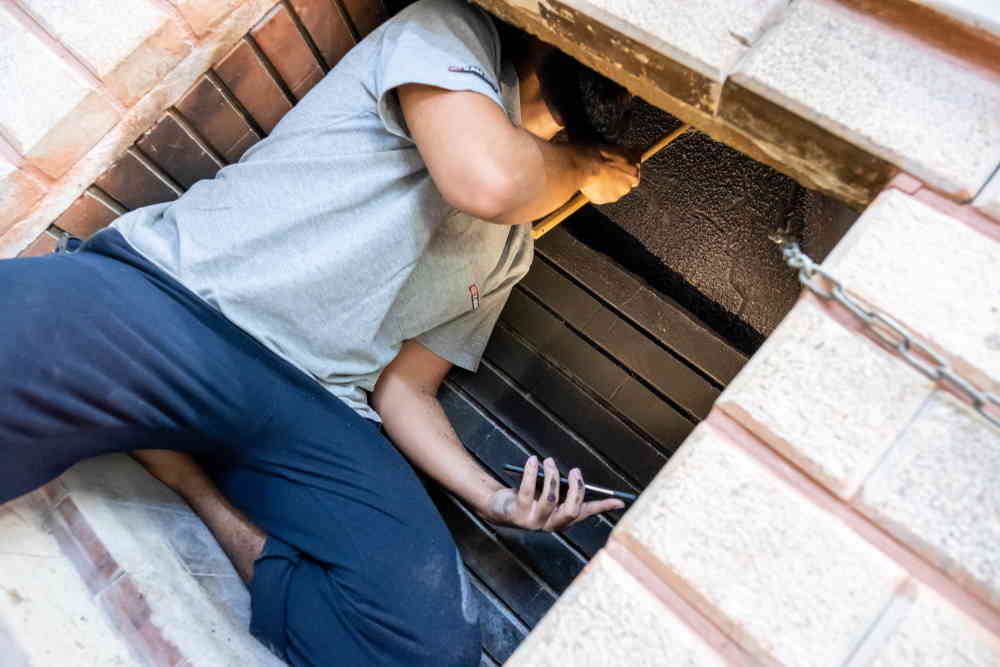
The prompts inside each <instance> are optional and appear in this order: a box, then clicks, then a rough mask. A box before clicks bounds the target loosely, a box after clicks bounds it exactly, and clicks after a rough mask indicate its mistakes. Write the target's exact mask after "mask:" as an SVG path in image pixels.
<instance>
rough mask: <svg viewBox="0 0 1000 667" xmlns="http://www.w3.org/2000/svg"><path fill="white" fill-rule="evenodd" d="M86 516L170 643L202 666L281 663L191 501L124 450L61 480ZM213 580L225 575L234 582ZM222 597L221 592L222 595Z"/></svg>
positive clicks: (80, 466) (80, 467)
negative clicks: (254, 633)
mask: <svg viewBox="0 0 1000 667" xmlns="http://www.w3.org/2000/svg"><path fill="white" fill-rule="evenodd" d="M61 479H62V481H63V483H64V484H65V486H66V489H67V492H68V499H69V500H72V501H73V502H74V503H75V505H76V507H78V508H79V512H80V514H81V515H82V517H83V519H84V520H86V522H87V523H88V524H89V525H90V526H91V527H92V529H93V531H94V533H95V534H96V536H97V538H98V539H99V540H100V542H101V544H102V545H103V547H104V549H106V551H107V553H108V554H109V556H110V557H111V558H112V559H113V560H114V562H115V563H117V565H118V566H119V567H120V569H121V571H122V572H123V575H122V576H128V577H129V578H130V581H131V584H132V587H133V588H134V589H136V590H137V592H138V594H139V595H140V596H141V598H142V599H143V600H144V601H145V604H146V605H148V607H149V610H150V614H151V615H150V619H151V624H152V626H154V627H155V629H156V631H157V632H158V633H159V634H160V635H162V637H163V640H164V641H165V642H166V643H167V644H168V645H172V646H173V647H176V650H177V651H178V652H179V653H180V654H181V655H183V656H187V657H188V658H192V659H195V662H196V663H197V664H201V663H204V664H221V665H237V664H240V665H242V664H260V665H264V666H266V667H270V666H272V665H279V664H281V663H280V662H278V661H277V660H276V659H275V658H274V657H273V656H272V655H271V654H270V653H269V652H268V651H267V650H266V649H265V648H264V647H263V646H262V645H261V644H259V643H258V642H257V641H256V640H255V639H253V638H252V637H251V636H250V635H249V633H248V632H247V628H246V625H245V624H244V620H243V619H245V618H246V616H247V610H246V609H245V608H242V607H240V608H232V607H229V606H227V605H226V604H225V601H226V600H228V601H230V602H236V603H238V604H240V605H244V604H245V605H249V596H248V595H244V596H239V595H236V596H234V595H233V592H232V590H233V585H234V584H236V585H238V586H240V587H242V583H240V582H239V580H238V578H237V575H236V573H235V570H233V568H232V565H231V564H230V563H229V560H228V559H227V558H226V556H225V554H223V553H222V550H221V548H220V547H219V546H218V544H217V543H216V542H215V540H214V538H213V537H212V536H211V534H210V533H209V532H208V529H207V528H206V527H205V526H204V524H202V523H201V522H200V521H198V520H197V518H196V517H195V516H194V514H193V513H192V512H191V510H190V509H189V508H188V506H187V505H186V504H185V503H184V502H183V501H182V500H181V499H180V498H179V497H177V496H176V495H175V494H174V493H173V492H171V491H169V490H168V489H167V488H166V487H164V486H163V485H162V484H160V483H159V482H158V481H156V480H155V479H153V478H152V477H151V476H150V475H149V474H148V473H146V472H145V471H144V470H143V469H142V468H141V466H139V464H138V463H136V462H135V461H134V460H132V459H131V458H130V457H128V456H125V455H120V454H119V455H110V456H102V457H98V458H95V459H90V460H87V461H84V462H82V463H79V464H77V465H76V466H74V467H73V468H72V469H71V470H70V471H69V472H67V473H66V474H65V475H63V477H62V478H61ZM209 577H215V578H219V577H222V578H225V579H227V582H225V583H224V582H220V581H213V582H210V586H209V587H206V586H204V585H203V582H204V581H205V580H206V579H208V578H209ZM217 596H221V597H217Z"/></svg>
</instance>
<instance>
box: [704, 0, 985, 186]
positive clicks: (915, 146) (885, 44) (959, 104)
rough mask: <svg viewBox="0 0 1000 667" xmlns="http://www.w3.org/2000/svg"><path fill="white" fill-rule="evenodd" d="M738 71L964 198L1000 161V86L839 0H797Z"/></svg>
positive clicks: (763, 90)
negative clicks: (841, 4) (839, 4)
mask: <svg viewBox="0 0 1000 667" xmlns="http://www.w3.org/2000/svg"><path fill="white" fill-rule="evenodd" d="M732 80H733V81H734V82H735V83H737V84H739V85H741V86H743V87H744V88H746V89H748V90H750V91H752V92H754V93H756V94H758V95H760V96H762V97H764V98H766V99H768V100H770V101H772V102H774V103H775V104H777V105H780V106H783V107H786V108H788V109H791V110H792V111H794V112H796V113H798V114H799V115H801V116H803V117H805V118H807V119H809V120H811V121H813V122H815V123H817V124H818V125H820V126H821V127H823V128H825V129H827V130H829V131H830V132H832V133H834V134H836V135H838V136H840V137H843V138H844V139H847V140H848V141H850V142H852V143H854V144H857V145H858V146H861V147H862V148H865V149H866V150H868V151H870V152H872V153H874V154H875V155H878V156H879V157H882V158H884V159H886V160H888V161H889V162H891V163H893V164H895V165H897V166H899V167H901V168H903V169H905V170H906V171H908V172H910V173H911V174H913V175H915V176H917V177H918V178H920V179H921V180H923V181H925V182H926V183H928V184H930V185H932V186H934V187H936V188H939V189H940V190H942V191H944V192H946V193H948V194H950V195H952V196H954V197H956V198H958V199H961V200H963V201H967V200H969V199H971V198H972V197H973V196H974V195H975V193H976V192H978V190H979V188H980V187H981V186H982V185H983V183H985V182H986V179H987V178H989V176H990V174H991V173H992V172H993V169H994V168H995V167H996V165H997V162H998V161H1000V122H998V121H997V119H998V118H1000V86H997V84H996V83H995V82H994V81H992V80H990V79H989V78H986V77H984V76H982V74H981V73H980V72H978V71H976V70H973V69H971V68H968V67H965V66H963V65H962V64H960V63H958V62H955V61H954V60H952V59H951V58H948V57H945V56H942V55H941V54H939V53H938V52H936V51H933V50H931V49H929V48H927V47H924V46H923V45H922V44H920V43H919V42H917V41H915V40H912V39H910V38H907V37H906V36H904V35H901V34H899V33H896V32H894V31H891V30H888V29H886V28H885V27H883V26H881V25H880V24H878V23H877V22H875V21H873V20H872V19H871V18H869V17H866V16H863V15H860V14H857V13H854V12H851V11H850V10H847V9H845V8H843V7H839V6H836V5H835V4H834V3H833V2H832V1H831V0H804V1H803V2H798V3H796V4H795V6H794V7H793V8H792V10H791V11H790V12H789V14H788V16H787V17H786V18H785V20H784V21H783V22H782V23H781V24H780V25H779V26H778V27H777V28H775V30H774V31H773V32H771V33H769V34H768V35H767V37H766V38H765V39H763V40H762V41H761V43H760V44H759V45H757V46H756V47H755V48H754V49H753V51H751V53H750V54H749V55H748V56H747V57H746V58H745V59H744V60H743V61H741V62H740V64H739V65H738V67H737V69H736V70H735V71H734V73H733V75H732ZM846 91H849V94H845V92H846ZM723 104H725V102H723Z"/></svg>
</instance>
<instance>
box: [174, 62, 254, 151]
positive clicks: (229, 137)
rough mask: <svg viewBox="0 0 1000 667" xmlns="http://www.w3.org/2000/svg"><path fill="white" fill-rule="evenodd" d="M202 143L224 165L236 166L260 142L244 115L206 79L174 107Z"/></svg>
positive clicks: (201, 80)
mask: <svg viewBox="0 0 1000 667" xmlns="http://www.w3.org/2000/svg"><path fill="white" fill-rule="evenodd" d="M176 107H177V111H179V112H180V113H181V115H183V116H184V119H185V120H187V121H188V123H190V125H191V127H192V128H194V129H195V130H196V131H197V132H198V133H199V134H200V135H201V137H202V138H203V139H204V140H205V142H206V143H207V144H208V145H209V146H211V147H212V148H214V149H215V152H216V153H218V154H219V155H220V156H221V157H222V158H223V159H224V160H226V161H227V162H230V163H232V162H238V161H239V159H240V158H241V157H242V156H243V153H245V152H246V150H247V149H248V148H250V146H252V145H254V144H255V143H257V141H258V140H260V136H259V135H258V134H257V131H256V130H254V129H253V128H252V127H250V124H249V123H247V120H246V119H245V118H244V117H243V114H241V113H240V111H239V110H238V109H237V108H236V106H235V105H233V103H232V102H230V101H229V98H227V97H226V95H225V94H223V92H222V90H221V89H220V88H219V86H217V85H216V83H215V82H214V81H213V80H212V79H211V78H209V77H207V76H205V77H202V78H201V79H199V81H198V83H196V84H195V85H194V87H193V88H191V90H190V91H188V93H187V94H186V95H185V96H184V97H183V98H182V99H181V101H180V102H178V103H177V105H176Z"/></svg>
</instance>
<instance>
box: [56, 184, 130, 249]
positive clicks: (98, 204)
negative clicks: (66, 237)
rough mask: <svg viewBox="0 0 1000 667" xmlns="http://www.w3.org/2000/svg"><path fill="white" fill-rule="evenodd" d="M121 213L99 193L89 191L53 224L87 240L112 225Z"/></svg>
mask: <svg viewBox="0 0 1000 667" xmlns="http://www.w3.org/2000/svg"><path fill="white" fill-rule="evenodd" d="M121 213H122V212H121V211H120V210H118V209H117V208H116V207H115V205H114V203H113V202H111V201H110V200H109V199H108V198H107V197H105V196H103V195H102V194H101V193H100V192H99V191H95V190H87V191H86V192H84V193H83V194H82V195H80V196H79V197H78V198H77V200H76V201H75V202H73V203H72V204H70V206H69V208H68V209H66V210H65V211H63V214H62V215H60V216H59V217H58V218H56V221H55V223H53V224H55V226H56V227H58V228H59V229H62V230H63V231H67V232H69V233H70V234H72V235H73V236H77V237H79V238H81V239H86V238H90V237H91V236H93V235H94V234H95V233H96V232H97V231H98V230H101V229H103V228H105V227H107V226H108V225H110V224H111V223H112V222H114V220H115V218H117V217H118V216H119V215H121Z"/></svg>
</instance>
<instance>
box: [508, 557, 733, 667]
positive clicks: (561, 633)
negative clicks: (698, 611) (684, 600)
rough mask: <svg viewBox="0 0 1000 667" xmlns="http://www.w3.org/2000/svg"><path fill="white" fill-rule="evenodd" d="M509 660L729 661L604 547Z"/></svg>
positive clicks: (641, 664) (646, 665)
mask: <svg viewBox="0 0 1000 667" xmlns="http://www.w3.org/2000/svg"><path fill="white" fill-rule="evenodd" d="M505 664H506V665H507V667H520V666H522V665H523V666H527V665H530V666H531V667H562V666H563V665H574V666H579V667H588V666H591V665H592V666H593V667H598V666H602V667H612V666H615V665H620V666H621V667H625V666H626V665H627V666H628V667H654V666H658V665H677V666H678V667H680V666H682V665H683V666H688V667H695V666H696V665H697V666H698V667H723V665H725V664H726V663H725V661H724V660H722V658H721V657H719V655H717V654H716V653H714V652H713V651H712V650H711V649H710V648H709V647H708V646H707V645H706V644H705V642H704V641H703V640H702V639H701V638H700V637H698V636H697V635H695V634H694V633H693V632H692V631H691V629H690V628H689V627H688V626H687V625H685V624H684V622H683V621H682V620H680V619H679V618H678V617H677V616H676V615H674V613H673V612H671V611H670V610H669V609H668V608H667V607H665V606H664V605H663V604H662V603H661V602H660V601H659V600H657V599H656V598H654V597H653V596H652V594H651V593H650V592H649V591H648V590H646V589H645V588H643V586H642V584H640V583H639V582H638V581H636V580H635V579H634V578H633V577H632V576H631V575H630V574H629V573H628V572H626V571H625V569H624V568H622V566H621V565H619V564H618V563H617V562H616V561H615V560H614V559H613V558H611V557H610V556H608V555H607V554H606V553H604V552H603V551H602V552H599V553H598V554H597V555H596V556H594V558H593V560H591V562H590V564H589V565H588V566H587V569H586V570H584V572H583V573H582V574H581V575H580V576H579V577H577V579H576V580H575V581H574V582H573V584H572V585H571V586H570V587H569V588H568V589H567V590H566V591H565V592H564V593H563V594H562V596H560V598H559V601H558V602H556V604H555V606H554V607H553V608H552V609H551V610H550V611H549V613H547V614H546V615H545V617H544V618H543V619H542V621H541V623H539V624H538V625H537V626H536V627H535V629H534V630H533V631H532V633H531V634H530V635H528V638H527V639H525V641H524V643H523V644H521V646H520V647H519V648H518V649H517V651H516V652H515V653H514V655H513V656H511V658H510V660H509V661H508V662H506V663H505Z"/></svg>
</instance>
